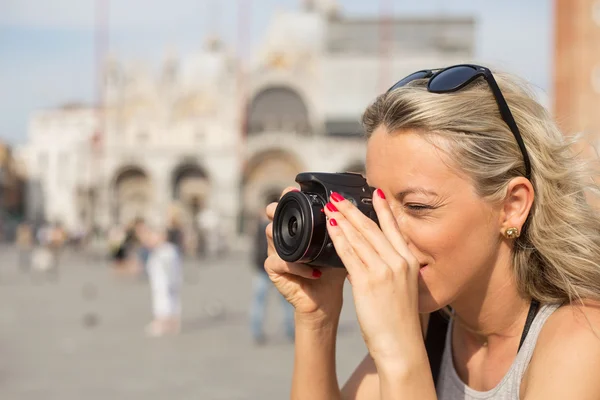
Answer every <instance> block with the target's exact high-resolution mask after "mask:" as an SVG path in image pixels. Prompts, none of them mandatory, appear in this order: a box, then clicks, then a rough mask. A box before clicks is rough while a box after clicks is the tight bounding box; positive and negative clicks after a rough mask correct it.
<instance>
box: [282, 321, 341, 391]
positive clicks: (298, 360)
mask: <svg viewBox="0 0 600 400" xmlns="http://www.w3.org/2000/svg"><path fill="white" fill-rule="evenodd" d="M337 327H338V322H335V323H328V324H326V325H324V326H318V325H314V324H312V323H306V322H303V321H301V320H299V319H298V318H296V340H295V356H294V375H293V378H292V395H291V398H292V399H293V400H295V399H298V400H301V399H302V400H303V399H311V400H321V399H322V400H341V399H342V397H341V393H340V389H339V385H338V381H337V375H336V369H335V342H336V334H337Z"/></svg>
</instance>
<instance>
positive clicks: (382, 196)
mask: <svg viewBox="0 0 600 400" xmlns="http://www.w3.org/2000/svg"><path fill="white" fill-rule="evenodd" d="M376 192H377V195H378V196H379V197H381V198H382V199H384V200H385V194H384V193H383V190H381V189H377V190H376Z"/></svg>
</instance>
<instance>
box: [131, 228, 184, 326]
mask: <svg viewBox="0 0 600 400" xmlns="http://www.w3.org/2000/svg"><path fill="white" fill-rule="evenodd" d="M135 229H136V236H137V238H138V239H139V241H140V243H141V245H142V246H144V247H145V248H146V249H148V250H149V256H148V262H147V271H148V279H149V282H150V289H151V295H152V312H153V317H154V319H153V320H152V322H151V323H150V324H149V325H148V326H147V328H146V333H147V334H148V335H149V336H163V335H166V334H173V333H179V331H180V329H181V286H182V276H181V275H182V274H181V262H180V257H179V254H178V251H177V249H176V247H175V246H174V245H173V244H172V243H170V242H168V241H167V240H166V232H165V230H164V229H157V228H153V227H150V226H148V224H146V223H140V224H137V225H136V228H135Z"/></svg>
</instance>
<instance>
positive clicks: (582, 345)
mask: <svg viewBox="0 0 600 400" xmlns="http://www.w3.org/2000/svg"><path fill="white" fill-rule="evenodd" d="M598 370H600V302H597V301H585V302H584V303H583V304H567V305H564V306H562V307H560V308H559V309H557V310H556V311H555V312H554V313H553V314H552V315H551V316H550V317H549V318H548V320H547V321H546V323H545V324H544V327H543V328H542V331H541V332H540V336H539V338H538V341H537V344H536V347H535V351H534V353H533V357H532V359H531V363H530V364H529V367H528V371H527V376H526V382H527V384H526V389H525V391H524V396H523V398H524V399H526V400H527V399H537V398H544V399H563V398H578V399H588V398H589V399H598V398H600V380H599V379H598Z"/></svg>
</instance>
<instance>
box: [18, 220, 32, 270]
mask: <svg viewBox="0 0 600 400" xmlns="http://www.w3.org/2000/svg"><path fill="white" fill-rule="evenodd" d="M16 245H17V249H18V252H19V260H18V264H19V270H20V271H21V272H29V270H30V269H31V257H32V253H33V246H34V235H33V227H32V226H31V224H29V223H28V222H22V223H20V224H19V226H18V227H17V235H16Z"/></svg>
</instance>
